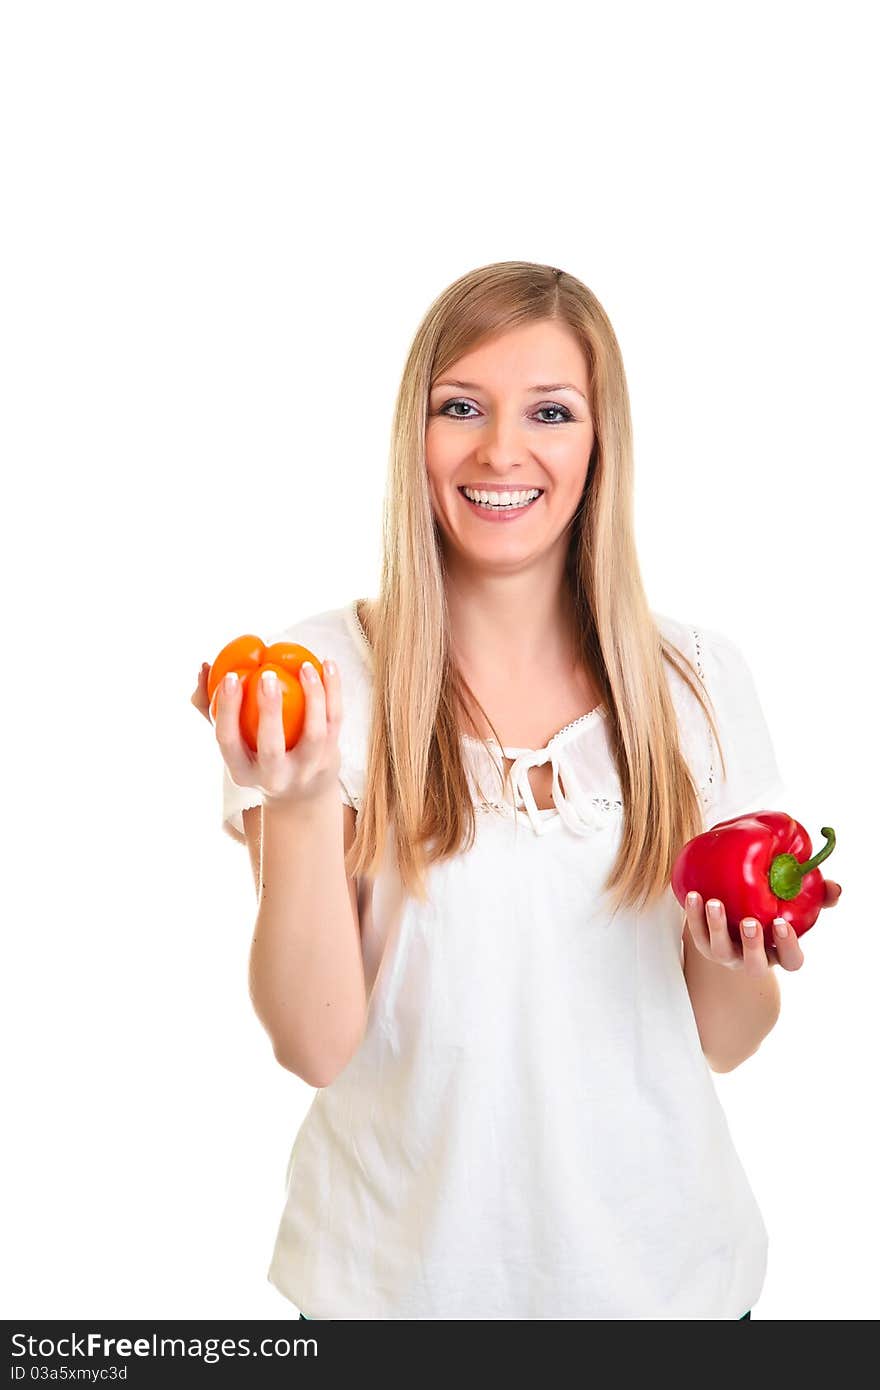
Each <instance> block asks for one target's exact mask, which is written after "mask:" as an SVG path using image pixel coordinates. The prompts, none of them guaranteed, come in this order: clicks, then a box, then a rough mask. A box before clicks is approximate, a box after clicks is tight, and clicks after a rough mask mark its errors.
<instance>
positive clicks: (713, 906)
mask: <svg viewBox="0 0 880 1390" xmlns="http://www.w3.org/2000/svg"><path fill="white" fill-rule="evenodd" d="M706 906H707V907H708V909H709V911H710V912H711V913H712V915H713V916H714V915H715V914H716V913H717V912H720V911H721V904H720V902H719V901H718V899H717V898H710V899H709V901H708V902H707V903H706Z"/></svg>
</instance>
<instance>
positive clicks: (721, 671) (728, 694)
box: [695, 628, 786, 827]
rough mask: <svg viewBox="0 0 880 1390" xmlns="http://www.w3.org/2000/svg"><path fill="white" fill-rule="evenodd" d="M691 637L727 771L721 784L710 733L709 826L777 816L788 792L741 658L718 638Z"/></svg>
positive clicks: (702, 633)
mask: <svg viewBox="0 0 880 1390" xmlns="http://www.w3.org/2000/svg"><path fill="white" fill-rule="evenodd" d="M695 636H696V639H697V658H698V664H699V667H700V672H701V675H702V678H703V682H704V685H705V687H706V689H707V691H708V693H709V695H710V696H711V700H712V705H713V711H714V714H715V721H716V724H717V726H718V735H719V738H720V740H721V747H722V749H723V751H724V761H725V766H726V770H727V776H726V778H725V777H724V776H723V775H722V768H721V759H720V757H719V754H718V750H717V747H716V745H715V740H714V739H713V738H712V737H711V731H710V733H709V739H710V745H711V748H710V758H709V772H708V778H707V782H708V785H707V788H706V790H707V792H708V804H707V806H706V815H707V822H706V823H707V826H709V827H711V826H712V825H717V824H718V822H719V821H724V820H732V819H734V818H735V817H736V816H740V815H745V814H746V813H747V812H749V811H765V810H766V811H770V810H780V809H782V808H781V802H782V801H783V800H784V797H785V795H786V788H785V784H784V782H783V780H782V777H781V774H780V770H779V767H778V765H777V761H776V753H775V750H774V747H773V741H772V738H771V734H770V730H769V728H768V727H767V721H766V719H765V717H764V711H763V709H762V707H761V702H760V699H759V696H758V691H757V688H756V686H755V681H754V677H753V675H752V672H751V670H750V668H749V665H748V663H747V661H746V659H745V656H744V655H743V653H742V651H741V650H740V648H739V647H738V646H737V645H736V644H735V643H734V642H732V641H731V640H730V638H728V637H726V636H725V635H723V634H722V633H719V632H713V631H712V630H711V629H707V628H701V629H699V630H697V631H695ZM707 728H708V725H707Z"/></svg>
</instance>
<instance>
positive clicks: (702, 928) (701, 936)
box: [685, 893, 712, 956]
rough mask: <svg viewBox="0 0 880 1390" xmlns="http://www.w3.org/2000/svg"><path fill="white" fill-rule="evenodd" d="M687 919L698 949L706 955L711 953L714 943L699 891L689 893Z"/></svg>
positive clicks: (686, 903) (686, 902)
mask: <svg viewBox="0 0 880 1390" xmlns="http://www.w3.org/2000/svg"><path fill="white" fill-rule="evenodd" d="M685 920H686V922H687V925H688V929H689V931H690V934H691V938H692V940H693V943H694V945H695V946H696V947H697V950H698V951H700V952H701V954H702V955H704V956H708V955H710V954H711V951H712V943H711V942H710V940H709V932H708V929H707V927H706V918H705V915H704V913H703V899H702V898H701V896H700V894H699V893H688V895H687V898H686V900H685Z"/></svg>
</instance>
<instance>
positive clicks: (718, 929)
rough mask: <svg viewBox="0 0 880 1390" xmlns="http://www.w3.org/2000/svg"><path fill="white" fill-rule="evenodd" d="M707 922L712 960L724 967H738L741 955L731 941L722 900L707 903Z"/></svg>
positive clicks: (712, 900) (710, 900)
mask: <svg viewBox="0 0 880 1390" xmlns="http://www.w3.org/2000/svg"><path fill="white" fill-rule="evenodd" d="M706 920H707V922H708V924H709V941H710V943H711V947H712V959H713V960H717V961H720V962H721V964H722V965H735V964H736V965H738V964H739V961H740V954H739V952H738V951H737V949H736V947H735V946H734V944H733V942H732V941H731V939H730V932H729V931H728V930H727V911H726V909H725V906H724V903H723V902H721V900H720V898H710V899H709V901H708V902H707V903H706Z"/></svg>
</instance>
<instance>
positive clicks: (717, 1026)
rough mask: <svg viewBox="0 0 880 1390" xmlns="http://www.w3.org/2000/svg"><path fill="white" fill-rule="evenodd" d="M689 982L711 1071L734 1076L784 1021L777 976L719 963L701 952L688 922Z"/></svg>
mask: <svg viewBox="0 0 880 1390" xmlns="http://www.w3.org/2000/svg"><path fill="white" fill-rule="evenodd" d="M684 977H685V981H686V983H687V988H688V994H689V995H690V1000H691V1007H692V1008H693V1011H694V1018H695V1019H696V1021H697V1031H698V1032H699V1034H700V1043H701V1045H702V1048H703V1053H704V1055H705V1057H706V1060H707V1062H708V1063H709V1066H710V1067H711V1068H712V1070H713V1071H733V1069H734V1067H738V1066H739V1065H740V1063H741V1062H744V1061H745V1060H746V1058H747V1057H751V1056H752V1055H753V1054H754V1053H755V1052H757V1050H758V1048H759V1047H760V1045H761V1043H762V1042H763V1040H764V1038H766V1036H767V1034H768V1033H769V1032H770V1031H771V1029H772V1028H773V1027H774V1025H775V1023H776V1021H777V1019H778V1018H779V1010H780V1005H781V998H780V993H779V981H778V980H777V978H776V974H775V971H774V970H773V969H772V968H771V969H769V970H766V971H764V973H763V974H762V975H747V974H746V972H745V970H731V969H729V968H728V967H727V966H724V965H721V964H716V962H715V961H712V960H709V959H707V957H706V956H704V955H702V953H701V952H700V951H698V950H697V948H696V946H695V945H694V942H693V939H692V937H691V934H690V930H689V928H688V926H687V923H685V927H684Z"/></svg>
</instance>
